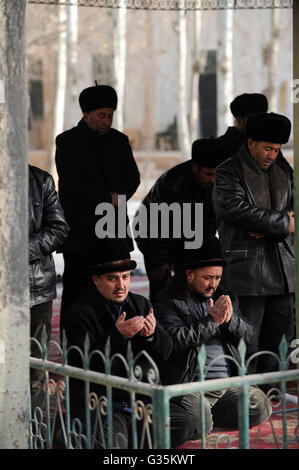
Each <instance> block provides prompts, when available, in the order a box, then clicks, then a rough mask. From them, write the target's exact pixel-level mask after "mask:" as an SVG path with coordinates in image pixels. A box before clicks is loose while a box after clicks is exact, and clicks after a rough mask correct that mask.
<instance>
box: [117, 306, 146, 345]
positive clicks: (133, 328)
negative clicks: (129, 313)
mask: <svg viewBox="0 0 299 470" xmlns="http://www.w3.org/2000/svg"><path fill="white" fill-rule="evenodd" d="M144 322H145V319H144V317H143V316H141V315H140V316H137V317H133V318H129V320H126V312H123V313H122V314H121V315H120V317H119V318H118V319H117V320H116V323H115V326H116V328H117V329H118V331H119V332H120V334H121V335H122V336H123V337H124V338H126V339H130V338H133V336H135V335H136V334H137V333H138V332H139V331H141V330H142V329H143V327H144Z"/></svg>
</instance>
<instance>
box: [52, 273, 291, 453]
mask: <svg viewBox="0 0 299 470" xmlns="http://www.w3.org/2000/svg"><path fill="white" fill-rule="evenodd" d="M130 290H131V291H132V292H135V293H137V294H141V295H144V296H145V297H148V280H147V277H146V276H133V277H132V281H131V289H130ZM61 292H62V286H61V284H60V283H58V285H57V298H56V299H55V300H54V305H53V316H52V336H51V340H52V341H55V342H57V343H58V344H60V339H59V318H60V302H61ZM48 358H49V360H50V361H53V362H61V355H60V353H59V350H58V348H57V347H54V346H53V344H52V345H51V346H50V349H49V356H48ZM288 391H289V392H290V393H293V394H296V387H295V384H290V386H289V388H288ZM287 409H288V412H287V419H286V427H285V429H284V428H283V420H282V414H281V412H280V406H279V405H277V407H276V408H275V409H274V410H273V411H274V413H273V414H272V416H271V419H270V420H267V421H265V422H264V423H263V424H262V425H259V426H255V427H253V428H251V429H250V432H249V447H250V449H281V448H283V447H284V446H283V442H287V448H288V449H299V422H298V412H297V409H296V408H295V407H294V405H287ZM283 436H285V440H283ZM179 448H180V449H201V448H202V444H201V441H200V440H198V441H188V442H186V443H185V444H184V445H183V446H180V447H179ZM206 448H207V449H215V448H216V449H224V448H239V433H238V431H227V430H213V432H212V433H211V434H209V435H208V437H207V439H206Z"/></svg>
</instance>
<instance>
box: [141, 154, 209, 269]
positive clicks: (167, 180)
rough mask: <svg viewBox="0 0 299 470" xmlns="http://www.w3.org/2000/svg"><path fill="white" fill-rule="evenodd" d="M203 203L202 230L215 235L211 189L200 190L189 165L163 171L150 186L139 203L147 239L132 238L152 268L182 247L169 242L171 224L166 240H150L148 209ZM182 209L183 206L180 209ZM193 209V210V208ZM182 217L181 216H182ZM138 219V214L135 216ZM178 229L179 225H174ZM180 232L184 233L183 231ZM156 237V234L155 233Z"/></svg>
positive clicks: (175, 240)
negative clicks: (144, 214)
mask: <svg viewBox="0 0 299 470" xmlns="http://www.w3.org/2000/svg"><path fill="white" fill-rule="evenodd" d="M201 202H202V203H203V204H204V205H203V230H204V231H206V232H211V233H215V231H216V219H215V214H214V211H213V206H212V188H207V189H203V188H201V187H200V186H199V184H198V183H197V181H196V179H195V177H194V174H193V172H192V161H191V160H189V161H187V162H183V163H179V164H178V165H176V166H174V167H173V168H170V169H169V170H167V171H165V172H164V173H163V174H162V175H161V176H160V177H159V178H158V180H157V181H156V183H155V184H154V185H153V187H152V188H151V190H150V191H149V193H148V194H147V195H146V196H145V198H144V199H143V201H142V205H143V206H145V208H146V209H147V222H148V223H147V229H148V236H147V238H141V237H135V239H136V243H137V245H138V248H139V249H140V251H141V252H142V253H143V254H145V255H147V256H149V257H150V263H151V265H152V266H153V267H155V266H161V265H163V264H165V263H169V262H170V261H171V260H173V258H174V255H175V254H176V252H177V250H178V245H179V246H181V244H182V237H183V233H182V237H180V239H177V238H172V231H171V228H172V223H171V226H170V236H169V238H162V237H160V236H159V237H157V238H151V237H150V232H149V229H150V227H151V223H150V205H151V204H161V203H166V204H168V205H170V204H172V203H179V204H180V205H182V204H183V203H191V204H194V203H201ZM181 207H182V206H181ZM193 207H194V206H193ZM181 213H182V212H181ZM135 217H137V214H136V216H135ZM176 225H178V222H176ZM182 232H183V230H182ZM158 233H159V232H158Z"/></svg>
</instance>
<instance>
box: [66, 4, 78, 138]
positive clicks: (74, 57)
mask: <svg viewBox="0 0 299 470" xmlns="http://www.w3.org/2000/svg"><path fill="white" fill-rule="evenodd" d="M66 61H67V63H66V68H67V78H66V90H65V112H64V127H65V128H66V129H69V128H71V127H73V126H75V125H76V124H77V122H78V114H79V107H78V5H77V0H71V3H70V4H68V5H67V7H66Z"/></svg>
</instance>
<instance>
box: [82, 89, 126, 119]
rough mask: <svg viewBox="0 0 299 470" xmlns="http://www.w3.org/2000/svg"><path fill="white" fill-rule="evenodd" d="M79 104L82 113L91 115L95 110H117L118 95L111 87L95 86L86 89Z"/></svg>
mask: <svg viewBox="0 0 299 470" xmlns="http://www.w3.org/2000/svg"><path fill="white" fill-rule="evenodd" d="M79 104H80V107H81V109H82V112H83V113H84V112H86V113H89V112H90V111H93V110H94V109H99V108H111V109H113V110H114V111H115V110H116V108H117V94H116V91H115V90H114V88H112V87H111V86H109V85H95V86H91V87H88V88H85V89H84V90H83V91H81V93H80V95H79Z"/></svg>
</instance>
